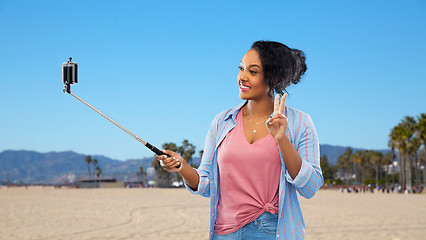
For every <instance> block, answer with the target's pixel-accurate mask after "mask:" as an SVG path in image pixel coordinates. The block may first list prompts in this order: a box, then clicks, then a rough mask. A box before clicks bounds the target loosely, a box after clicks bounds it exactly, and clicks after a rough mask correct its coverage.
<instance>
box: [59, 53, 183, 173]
mask: <svg viewBox="0 0 426 240" xmlns="http://www.w3.org/2000/svg"><path fill="white" fill-rule="evenodd" d="M62 82H63V83H64V92H65V93H68V94H70V95H71V96H73V97H74V98H76V99H77V100H78V101H80V102H82V103H83V104H84V105H86V106H88V107H89V108H91V109H92V110H93V111H95V112H97V113H99V114H100V115H101V116H102V117H104V118H106V119H107V120H108V121H110V122H111V123H113V124H114V125H115V126H117V127H119V128H120V129H121V130H123V131H124V132H126V133H127V134H129V135H130V136H132V137H133V138H134V139H136V140H137V141H138V142H140V143H142V144H143V145H144V146H145V147H147V148H149V149H150V150H151V151H153V152H154V153H155V154H157V155H166V154H165V153H163V152H162V151H160V149H158V148H156V147H155V146H153V145H151V144H150V143H149V142H147V141H145V140H143V139H142V138H140V137H138V136H136V135H135V134H134V133H132V132H130V131H129V130H127V129H126V128H125V127H123V126H121V124H119V123H118V122H116V121H114V120H113V119H112V118H110V117H108V116H107V115H105V114H104V113H103V112H101V111H99V110H98V109H96V108H95V107H93V106H92V105H90V104H89V103H87V102H86V101H84V100H83V99H81V98H80V97H78V96H77V95H75V94H74V93H72V92H71V85H74V84H76V83H78V64H77V63H76V62H73V61H72V58H71V57H70V58H69V61H68V62H64V63H62ZM181 166H182V165H181V164H179V165H178V166H177V168H180V167H181Z"/></svg>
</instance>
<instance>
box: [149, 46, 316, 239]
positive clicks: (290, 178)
mask: <svg viewBox="0 0 426 240" xmlns="http://www.w3.org/2000/svg"><path fill="white" fill-rule="evenodd" d="M238 69H239V72H238V75H237V83H238V87H239V97H240V98H241V99H242V100H244V101H243V102H242V103H240V104H239V105H238V106H236V107H234V108H231V109H229V110H226V111H223V112H221V113H219V114H218V115H217V116H216V117H215V118H214V119H213V121H212V123H211V126H210V130H209V131H208V133H207V136H206V142H205V146H204V154H203V156H202V159H201V164H200V166H199V167H198V168H197V169H195V168H192V167H191V166H190V165H189V164H188V163H187V162H186V161H185V160H184V159H183V158H182V157H181V156H180V155H179V154H177V153H175V152H172V151H169V150H163V152H164V153H165V154H168V155H169V156H170V157H167V156H166V155H161V156H157V159H158V160H159V161H160V164H161V165H162V167H163V169H164V170H166V171H168V172H179V174H180V175H181V176H182V177H183V179H184V180H185V186H186V188H187V189H188V190H189V191H190V192H191V193H194V194H200V195H202V196H204V197H210V213H211V214H210V235H209V236H210V239H256V240H258V239H303V238H304V233H305V227H304V226H305V224H304V221H303V216H302V211H301V209H300V206H299V202H298V198H297V193H296V192H298V193H299V194H300V195H301V196H302V197H305V198H311V197H313V196H314V195H315V193H316V192H317V191H318V189H319V188H320V187H321V186H322V184H323V182H324V180H323V176H322V171H321V168H320V153H319V142H318V136H317V133H316V130H315V127H314V124H313V122H312V119H311V117H310V116H309V115H308V114H306V113H304V112H302V111H299V110H297V109H295V108H291V107H288V106H285V100H286V97H287V93H285V94H284V95H283V96H282V98H281V99H280V97H281V95H282V94H283V93H284V91H286V88H287V87H288V86H290V85H291V84H297V83H298V82H299V81H300V79H301V77H302V75H303V74H304V73H305V71H306V69H307V67H306V64H305V56H304V53H303V52H302V51H300V50H297V49H292V48H289V47H287V46H286V45H284V44H282V43H279V42H273V41H257V42H255V43H253V45H252V47H251V49H250V50H249V51H248V52H247V53H246V54H245V55H244V57H243V58H242V60H241V62H240V65H239V67H238ZM274 94H276V96H275V97H274ZM313 97H314V96H313ZM312 100H314V98H312ZM179 164H181V167H180V168H176V167H177V166H179ZM165 227H167V226H165Z"/></svg>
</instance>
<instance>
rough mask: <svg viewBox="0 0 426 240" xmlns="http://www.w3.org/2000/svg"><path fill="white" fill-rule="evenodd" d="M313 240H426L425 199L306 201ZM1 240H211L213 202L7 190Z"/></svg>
mask: <svg viewBox="0 0 426 240" xmlns="http://www.w3.org/2000/svg"><path fill="white" fill-rule="evenodd" d="M299 199H300V204H301V207H302V211H303V215H304V219H305V224H306V238H305V239H307V240H317V239H363V240H369V239H375V240H377V239H390V240H405V239H426V194H417V195H415V194H414V195H405V194H396V193H394V194H383V193H375V194H371V193H361V194H360V193H358V194H354V193H351V194H349V193H340V192H339V191H336V190H320V191H319V192H318V194H317V195H316V196H315V197H314V198H313V199H310V200H307V199H304V198H299ZM0 213H1V214H0V239H8V240H9V239H22V240H27V239H207V238H208V228H209V199H207V198H203V197H201V196H195V195H192V194H190V193H189V192H187V191H186V190H185V189H67V188H61V189H55V188H51V187H44V188H43V187H28V188H5V187H2V188H1V189H0Z"/></svg>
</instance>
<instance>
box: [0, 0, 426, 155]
mask: <svg viewBox="0 0 426 240" xmlns="http://www.w3.org/2000/svg"><path fill="white" fill-rule="evenodd" d="M154 2H155V3H154ZM425 12H426V2H425V1H421V0H409V1H264V3H261V2H260V1H5V0H3V1H0V33H1V37H0V46H1V48H0V83H1V87H0V91H1V94H0V111H1V112H0V114H1V117H0V136H1V138H0V151H3V150H7V149H13V150H21V149H25V150H35V151H40V152H49V151H65V150H73V151H76V152H79V153H84V154H102V155H106V156H109V157H112V158H116V159H120V160H125V159H130V158H141V157H146V156H152V153H151V152H150V151H149V150H148V149H146V148H145V147H143V146H142V145H141V144H140V143H138V142H137V141H135V140H134V139H132V138H131V137H130V136H128V135H127V134H126V133H124V132H122V131H121V130H120V129H118V128H117V127H115V126H114V125H112V124H111V123H109V122H108V121H106V120H105V119H103V118H102V117H101V116H100V115H98V114H97V113H95V112H93V111H92V110H90V109H89V108H87V107H86V106H84V105H83V104H81V103H80V102H78V101H77V100H76V99H74V98H73V97H71V96H69V95H67V94H65V93H63V92H62V89H63V84H62V81H61V64H62V63H63V62H65V61H67V60H68V57H70V56H72V57H73V60H74V61H76V62H78V64H79V84H77V85H75V86H73V88H72V91H73V92H74V93H75V94H77V95H78V96H80V97H81V98H83V99H84V100H86V101H87V102H89V103H90V104H92V105H94V106H95V107H97V108H98V109H100V110H101V111H103V112H104V113H106V114H107V115H109V116H110V117H112V118H113V119H114V120H116V121H118V122H119V123H121V124H122V125H124V126H125V127H126V128H128V129H129V130H130V131H132V132H134V133H135V134H136V135H139V136H140V137H142V138H144V139H145V140H147V141H149V142H151V143H152V144H154V145H157V146H159V147H161V145H162V144H163V143H165V142H177V143H180V142H181V141H182V140H183V139H188V140H189V141H190V142H192V143H194V144H195V145H196V146H197V151H198V150H201V149H202V146H203V144H204V138H205V134H206V133H207V130H208V128H209V126H210V122H211V120H212V118H213V117H214V116H215V115H216V114H217V113H218V112H220V111H222V110H225V109H228V108H231V107H233V106H235V105H237V104H238V103H240V102H241V99H239V97H238V86H237V81H236V77H237V72H238V71H237V67H238V65H239V62H240V60H241V58H242V57H243V55H244V54H245V53H246V51H247V50H249V48H250V46H251V44H252V43H253V42H254V41H256V40H274V41H280V42H283V43H285V44H287V45H288V46H290V47H292V48H298V49H301V50H303V51H304V52H305V54H306V56H307V65H308V71H307V72H306V74H305V76H304V78H303V79H302V81H301V82H300V83H299V84H298V85H295V86H291V87H289V88H288V92H289V93H290V95H289V97H288V98H287V101H286V103H287V105H288V106H291V107H295V108H297V109H300V110H302V111H304V112H306V113H308V114H310V115H311V116H312V119H313V121H314V124H315V127H316V129H317V132H318V135H319V140H320V143H322V144H332V145H340V146H353V147H357V148H367V149H383V148H387V141H388V135H389V132H390V129H391V128H392V127H393V126H395V125H396V124H397V123H398V122H399V121H400V120H401V119H402V118H403V117H404V116H407V115H410V116H417V115H419V114H420V113H421V112H426V98H425V92H426V60H425V59H426V58H425V56H426V44H425V43H426V17H425Z"/></svg>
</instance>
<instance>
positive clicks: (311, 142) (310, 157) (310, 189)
mask: <svg viewBox="0 0 426 240" xmlns="http://www.w3.org/2000/svg"><path fill="white" fill-rule="evenodd" d="M303 127H304V129H303V131H302V132H301V133H300V137H299V140H298V142H297V143H295V145H296V146H297V149H298V150H297V151H298V153H299V155H300V157H301V158H302V166H301V167H300V170H299V173H298V174H297V176H296V177H295V178H294V179H292V178H291V176H290V174H289V173H288V171H287V170H286V179H287V181H288V182H289V183H291V184H293V185H294V186H295V187H296V189H297V191H298V192H299V194H300V195H302V196H303V197H305V198H312V197H313V196H314V195H315V193H316V192H317V191H318V189H319V188H320V187H321V186H322V184H323V183H324V179H323V176H322V170H321V167H320V152H319V141H318V135H317V132H316V130H315V127H314V124H313V122H312V119H311V117H310V116H309V115H306V116H305V121H303Z"/></svg>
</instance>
